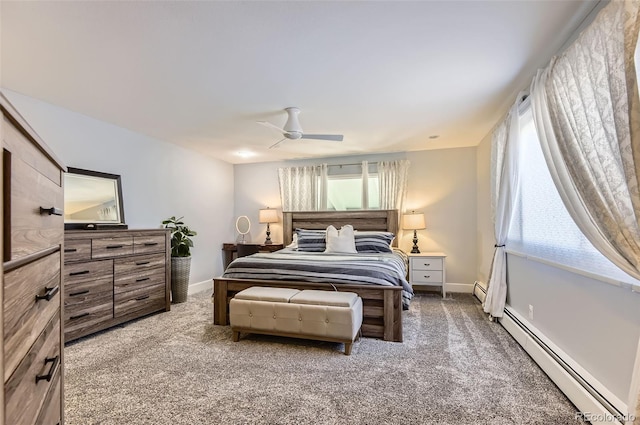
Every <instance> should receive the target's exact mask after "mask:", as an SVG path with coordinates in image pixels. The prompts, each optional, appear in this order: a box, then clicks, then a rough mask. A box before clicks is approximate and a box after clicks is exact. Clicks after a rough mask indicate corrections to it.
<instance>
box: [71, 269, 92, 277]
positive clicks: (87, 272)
mask: <svg viewBox="0 0 640 425" xmlns="http://www.w3.org/2000/svg"><path fill="white" fill-rule="evenodd" d="M89 273H91V270H82V271H81V272H71V273H69V276H79V275H81V274H89Z"/></svg>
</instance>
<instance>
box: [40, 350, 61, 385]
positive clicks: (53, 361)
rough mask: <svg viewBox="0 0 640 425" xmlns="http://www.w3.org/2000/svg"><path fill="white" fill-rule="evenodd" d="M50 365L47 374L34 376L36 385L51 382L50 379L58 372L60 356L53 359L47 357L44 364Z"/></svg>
mask: <svg viewBox="0 0 640 425" xmlns="http://www.w3.org/2000/svg"><path fill="white" fill-rule="evenodd" d="M47 363H51V367H50V368H49V373H47V374H46V375H36V384H37V383H38V382H40V381H42V380H45V381H47V382H51V378H53V375H55V374H56V372H57V370H58V365H59V364H60V356H55V357H47V358H45V359H44V364H47Z"/></svg>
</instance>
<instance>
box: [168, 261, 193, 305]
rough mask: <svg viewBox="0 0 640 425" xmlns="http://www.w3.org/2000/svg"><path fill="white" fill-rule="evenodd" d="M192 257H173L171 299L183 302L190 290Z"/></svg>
mask: <svg viewBox="0 0 640 425" xmlns="http://www.w3.org/2000/svg"><path fill="white" fill-rule="evenodd" d="M190 270H191V257H171V301H172V302H173V303H183V302H185V301H186V300H187V294H188V292H189V272H190Z"/></svg>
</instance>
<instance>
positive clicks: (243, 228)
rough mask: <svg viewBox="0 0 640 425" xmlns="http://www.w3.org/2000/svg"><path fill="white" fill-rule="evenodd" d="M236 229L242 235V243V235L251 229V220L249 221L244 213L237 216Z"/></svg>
mask: <svg viewBox="0 0 640 425" xmlns="http://www.w3.org/2000/svg"><path fill="white" fill-rule="evenodd" d="M236 230H237V231H238V233H240V234H241V235H242V243H244V235H246V234H247V233H249V230H251V221H249V217H247V216H246V215H241V216H240V217H238V219H237V220H236Z"/></svg>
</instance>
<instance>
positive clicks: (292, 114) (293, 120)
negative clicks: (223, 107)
mask: <svg viewBox="0 0 640 425" xmlns="http://www.w3.org/2000/svg"><path fill="white" fill-rule="evenodd" d="M285 111H286V112H287V115H288V118H287V122H286V123H285V124H284V127H283V128H280V127H278V126H277V125H274V124H271V123H270V122H267V121H258V124H262V125H264V126H266V127H269V128H273V129H274V130H278V131H279V132H280V133H282V135H283V136H284V138H283V139H281V140H279V141H278V142H276V143H274V144H273V145H271V146H269V149H272V148H275V147H277V146H278V145H280V143H282V142H284V141H285V140H287V139H291V140H297V139H315V140H329V141H333V142H342V139H343V138H344V136H343V135H342V134H305V133H304V131H302V127H301V126H300V121H298V114H299V113H300V109H298V108H295V107H290V108H285Z"/></svg>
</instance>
